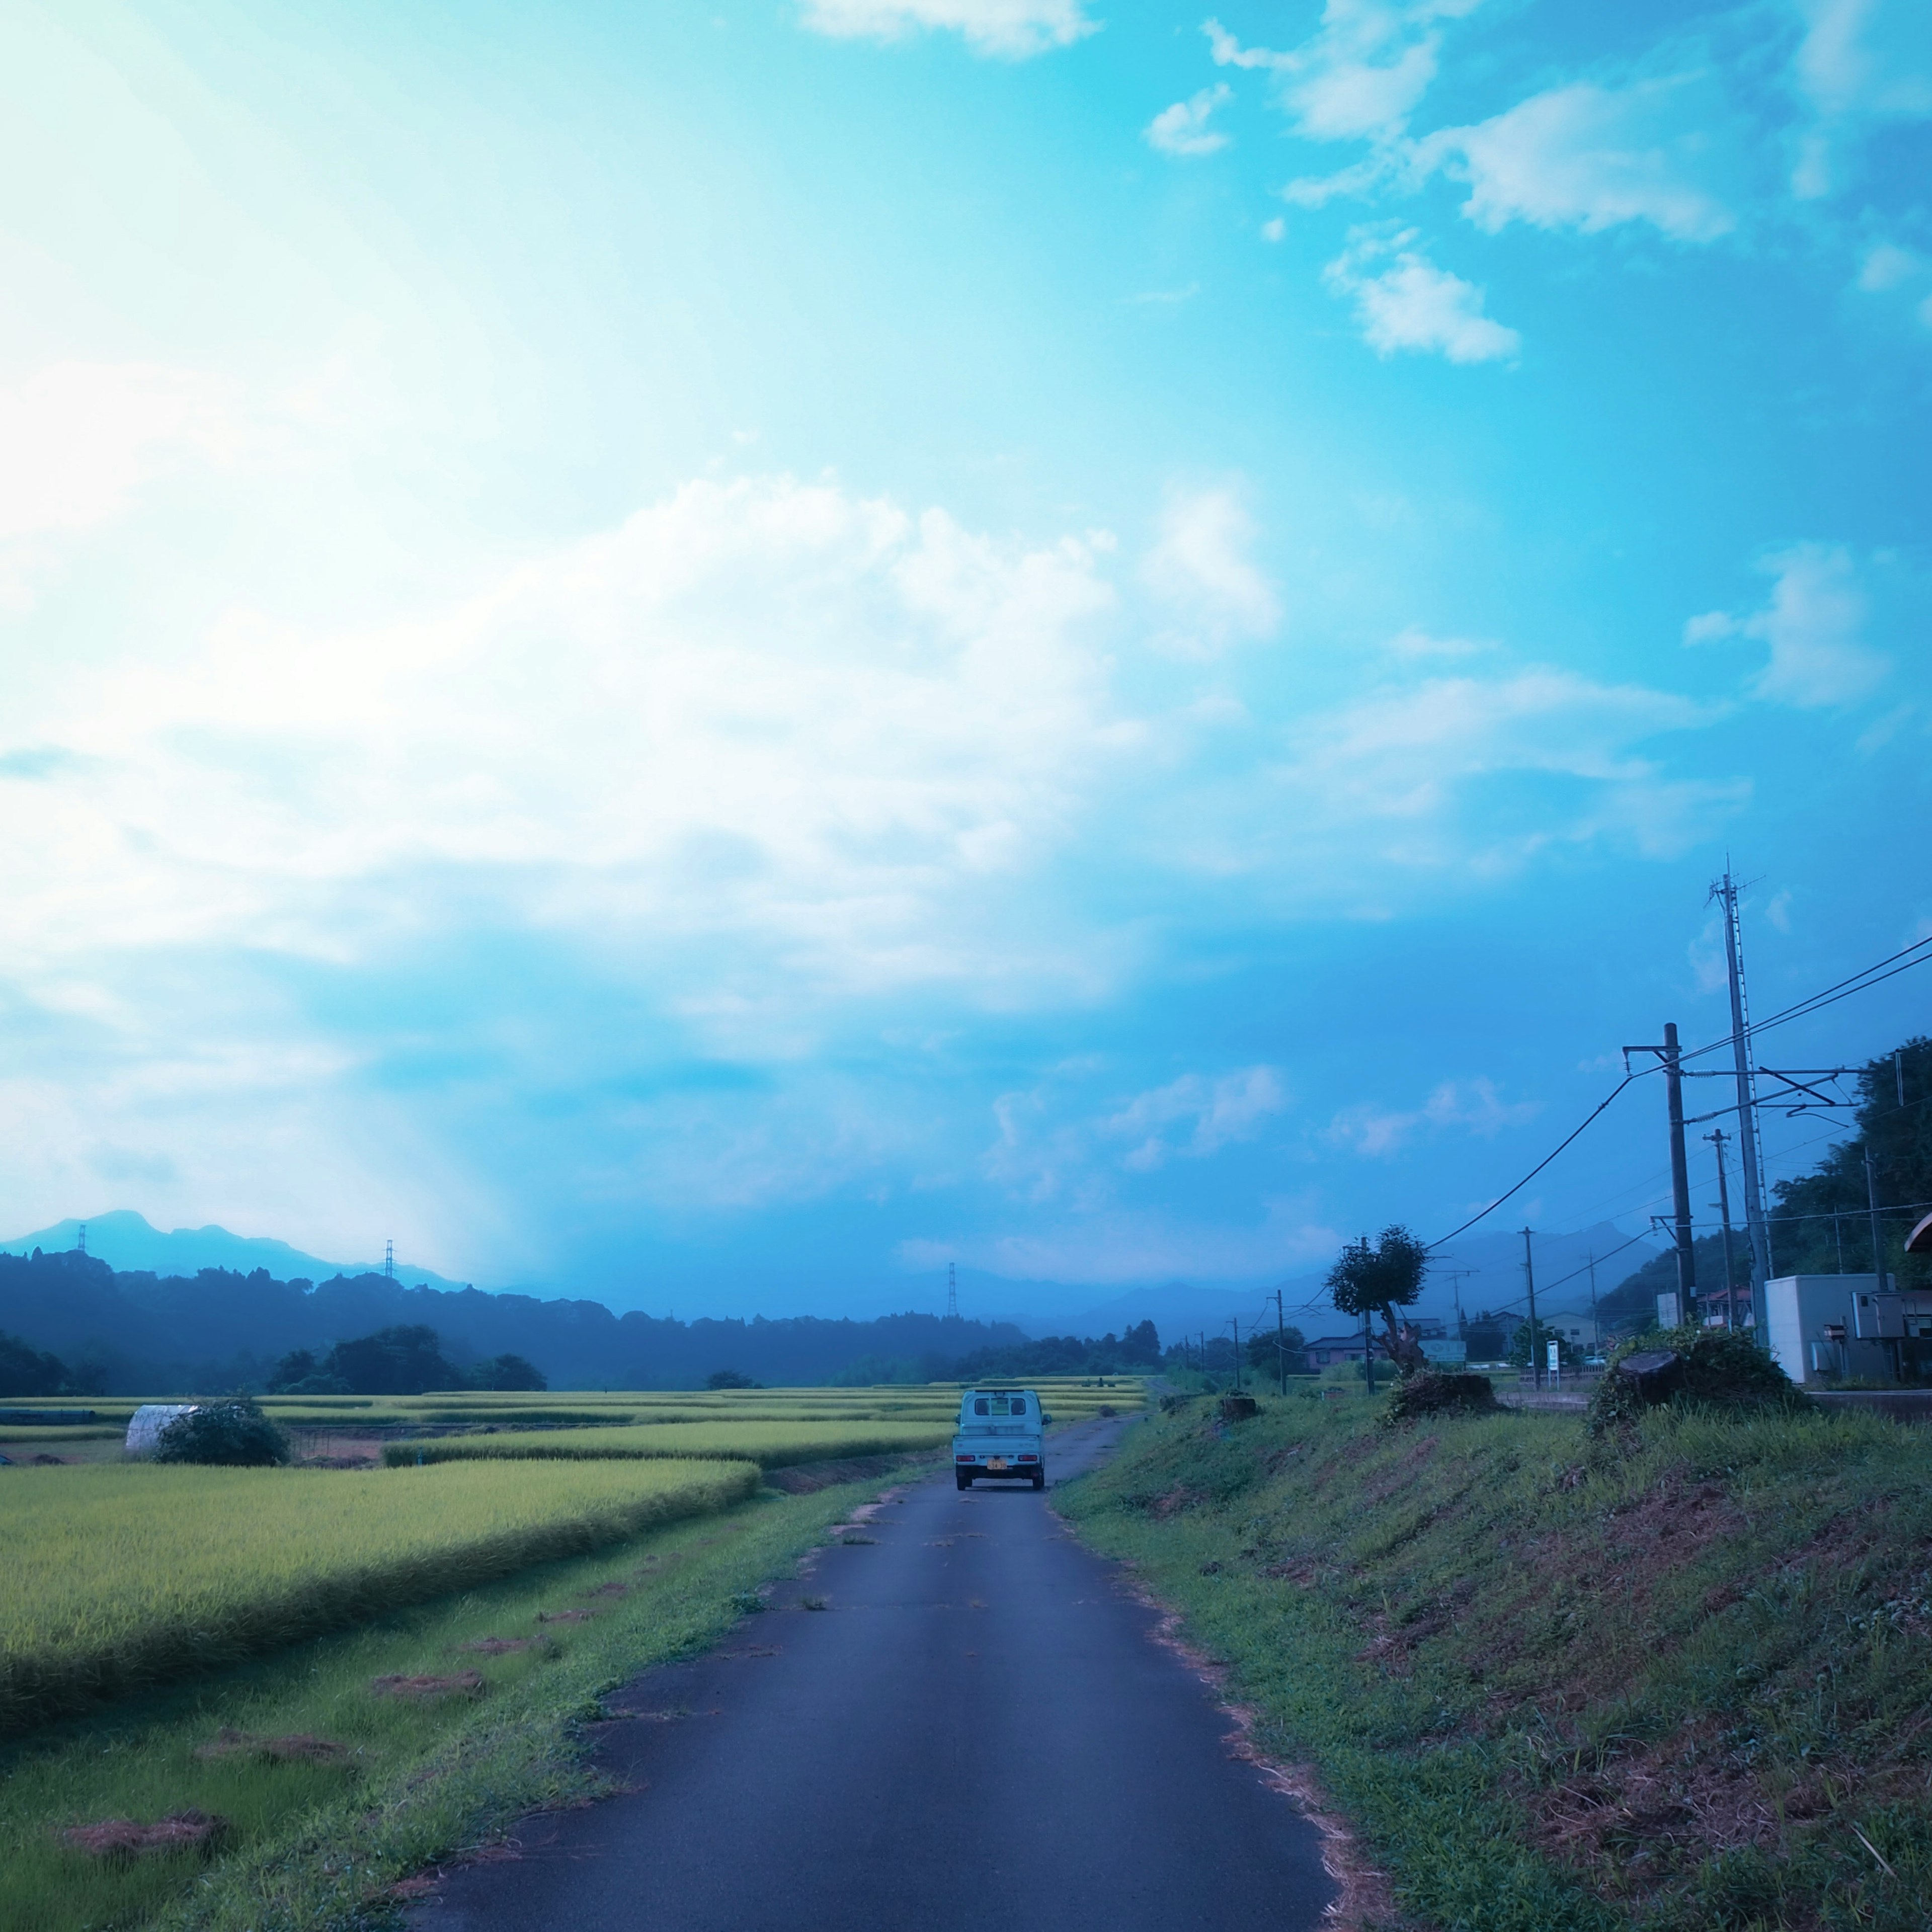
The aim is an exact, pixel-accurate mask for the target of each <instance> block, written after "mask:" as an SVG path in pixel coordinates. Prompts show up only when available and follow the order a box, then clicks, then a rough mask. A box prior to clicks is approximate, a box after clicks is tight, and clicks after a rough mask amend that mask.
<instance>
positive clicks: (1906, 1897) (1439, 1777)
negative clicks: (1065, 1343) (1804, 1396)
mask: <svg viewBox="0 0 1932 1932" xmlns="http://www.w3.org/2000/svg"><path fill="white" fill-rule="evenodd" d="M1380 1407H1381V1405H1379V1403H1372V1402H1370V1401H1369V1400H1366V1399H1364V1398H1362V1397H1359V1396H1358V1397H1356V1398H1355V1400H1350V1401H1347V1402H1334V1403H1324V1402H1322V1401H1321V1400H1319V1399H1317V1398H1316V1397H1314V1396H1313V1394H1311V1395H1310V1396H1308V1397H1302V1396H1301V1395H1291V1396H1290V1397H1289V1399H1288V1400H1286V1402H1275V1401H1268V1402H1267V1403H1266V1406H1265V1407H1264V1409H1263V1411H1262V1415H1260V1416H1259V1418H1256V1419H1255V1420H1254V1421H1249V1422H1245V1423H1241V1424H1236V1425H1234V1426H1232V1427H1229V1426H1226V1425H1220V1424H1216V1423H1214V1422H1213V1421H1211V1420H1210V1419H1209V1418H1208V1417H1206V1416H1205V1415H1203V1414H1202V1412H1201V1409H1200V1407H1199V1405H1198V1404H1197V1405H1189V1406H1183V1407H1181V1409H1178V1411H1177V1412H1175V1413H1174V1414H1172V1415H1169V1416H1167V1417H1164V1418H1160V1419H1159V1420H1157V1421H1150V1422H1148V1424H1145V1425H1143V1426H1142V1427H1141V1428H1139V1429H1137V1430H1135V1431H1134V1432H1133V1433H1132V1434H1131V1435H1130V1437H1129V1439H1128V1441H1127V1445H1126V1447H1125V1448H1124V1451H1123V1453H1122V1454H1121V1457H1120V1458H1119V1459H1118V1460H1117V1461H1116V1462H1115V1463H1113V1464H1112V1465H1111V1466H1109V1467H1107V1468H1106V1469H1103V1470H1101V1471H1100V1472H1097V1474H1095V1475H1093V1476H1091V1477H1090V1478H1085V1479H1083V1480H1082V1481H1081V1482H1079V1483H1078V1484H1073V1485H1072V1486H1070V1488H1069V1489H1068V1490H1067V1491H1065V1492H1064V1493H1063V1494H1062V1498H1061V1508H1062V1509H1063V1510H1064V1511H1065V1513H1066V1514H1067V1515H1069V1516H1070V1517H1071V1518H1072V1519H1073V1521H1074V1522H1075V1523H1076V1526H1077V1527H1078V1528H1079V1530H1080V1531H1081V1532H1082V1535H1085V1537H1086V1538H1088V1540H1090V1541H1092V1542H1093V1543H1094V1544H1097V1546H1098V1547H1100V1548H1102V1549H1103V1550H1106V1551H1108V1552H1109V1553H1112V1554H1115V1555H1116V1556H1121V1557H1122V1558H1124V1559H1127V1560H1129V1561H1130V1562H1133V1563H1134V1564H1135V1565H1137V1566H1138V1568H1139V1571H1140V1574H1141V1575H1142V1577H1143V1579H1144V1580H1145V1582H1146V1583H1147V1585H1148V1587H1149V1588H1150V1589H1152V1590H1153V1591H1154V1592H1155V1593H1156V1594H1157V1595H1159V1596H1160V1597H1162V1598H1165V1599H1166V1601H1169V1603H1171V1604H1174V1605H1175V1607H1177V1608H1178V1609H1179V1610H1181V1611H1182V1612H1183V1613H1184V1618H1185V1620H1186V1622H1187V1627H1188V1629H1189V1632H1190V1635H1191V1637H1192V1638H1193V1640H1194V1641H1195V1642H1196V1643H1199V1644H1200V1645H1202V1646H1203V1647H1205V1648H1206V1649H1209V1650H1211V1652H1214V1653H1216V1654H1218V1655H1220V1656H1221V1657H1223V1658H1226V1660H1227V1661H1228V1662H1229V1665H1230V1667H1231V1671H1232V1682H1231V1684H1230V1686H1229V1690H1230V1694H1231V1695H1232V1696H1233V1697H1235V1698H1236V1699H1238V1700H1239V1701H1240V1702H1241V1703H1244V1704H1247V1705H1249V1706H1252V1707H1253V1709H1255V1710H1256V1712H1257V1713H1258V1714H1259V1716H1258V1731H1259V1742H1260V1743H1261V1744H1262V1745H1263V1746H1264V1747H1265V1748H1267V1749H1268V1750H1271V1751H1274V1752H1276V1753H1277V1754H1280V1755H1282V1756H1283V1757H1290V1758H1295V1759H1298V1760H1304V1761H1308V1762H1311V1763H1313V1765H1314V1766H1315V1767H1316V1769H1317V1771H1318V1772H1319V1775H1320V1776H1321V1777H1322V1779H1323V1781H1325V1784H1326V1785H1327V1787H1328V1790H1329V1791H1330V1792H1331V1794H1332V1795H1333V1796H1334V1798H1335V1799H1336V1800H1337V1802H1339V1804H1340V1806H1341V1807H1342V1808H1343V1810H1344V1811H1346V1812H1347V1813H1348V1814H1350V1815H1351V1816H1352V1817H1353V1818H1354V1819H1355V1820H1356V1821H1357V1822H1358V1824H1359V1826H1360V1827H1361V1830H1362V1832H1363V1833H1364V1838H1365V1839H1366V1841H1367V1843H1368V1846H1369V1847H1370V1850H1371V1852H1372V1854H1373V1856H1374V1857H1375V1858H1377V1859H1378V1860H1379V1861H1381V1862H1382V1863H1383V1864H1385V1867H1386V1868H1387V1869H1388V1870H1389V1871H1390V1872H1391V1874H1392V1875H1393V1877H1394V1882H1395V1885H1396V1888H1397V1893H1398V1895H1399V1897H1400V1900H1401V1901H1402V1902H1403V1904H1404V1906H1406V1908H1408V1909H1410V1910H1411V1911H1412V1912H1415V1914H1416V1915H1418V1917H1420V1918H1422V1919H1424V1921H1427V1922H1428V1923H1430V1924H1433V1925H1435V1926H1437V1927H1441V1928H1442V1932H1465V1929H1466V1932H1612V1928H1616V1927H1631V1926H1633V1925H1638V1926H1643V1927H1646V1928H1650V1932H1711V1928H1715V1927H1724V1928H1736V1932H1745V1928H1765V1932H1769V1928H1772V1927H1792V1928H1798V1927H1844V1928H1848V1929H1849V1928H1850V1927H1861V1928H1865V1929H1866V1932H1921V1928H1922V1927H1923V1925H1924V1917H1925V1914H1924V1900H1925V1899H1926V1897H1927V1896H1928V1895H1932V1790H1928V1785H1929V1784H1932V1778H1928V1767H1932V1716H1929V1715H1928V1712H1932V1569H1928V1567H1927V1566H1928V1547H1932V1465H1928V1463H1927V1458H1926V1456H1925V1453H1924V1437H1923V1436H1919V1435H1915V1434H1914V1433H1912V1432H1910V1431H1909V1430H1905V1429H1903V1428H1901V1427H1899V1426H1897V1425H1896V1424H1892V1423H1890V1422H1888V1421H1884V1420H1882V1419H1880V1418H1873V1417H1867V1416H1858V1417H1844V1416H1825V1415H1813V1414H1805V1413H1802V1412H1799V1413H1787V1412H1778V1411H1775V1410H1769V1409H1760V1410H1758V1411H1757V1412H1755V1413H1747V1414H1745V1415H1742V1417H1721V1416H1715V1415H1710V1414H1709V1413H1706V1412H1700V1411H1698V1410H1697V1409H1679V1408H1676V1407H1670V1406H1667V1407H1663V1408H1659V1409H1654V1410H1652V1411H1651V1412H1649V1413H1648V1414H1647V1415H1645V1416H1644V1417H1643V1418H1642V1419H1641V1420H1640V1421H1639V1422H1637V1424H1635V1425H1634V1427H1629V1428H1627V1429H1621V1430H1611V1431H1610V1432H1609V1433H1607V1434H1604V1435H1601V1436H1592V1435H1591V1434H1590V1433H1589V1431H1588V1430H1586V1427H1585V1426H1584V1424H1583V1421H1582V1419H1581V1418H1574V1417H1569V1416H1563V1415H1547V1414H1532V1413H1524V1412H1507V1411H1506V1412H1502V1413H1501V1414H1498V1415H1491V1416H1469V1417H1451V1416H1442V1417H1436V1418H1428V1419H1426V1420H1423V1421H1416V1422H1412V1423H1409V1424H1403V1425H1401V1426H1399V1427H1395V1428H1392V1429H1387V1430H1384V1429H1379V1428H1378V1427H1376V1418H1377V1416H1378V1414H1379V1409H1380Z"/></svg>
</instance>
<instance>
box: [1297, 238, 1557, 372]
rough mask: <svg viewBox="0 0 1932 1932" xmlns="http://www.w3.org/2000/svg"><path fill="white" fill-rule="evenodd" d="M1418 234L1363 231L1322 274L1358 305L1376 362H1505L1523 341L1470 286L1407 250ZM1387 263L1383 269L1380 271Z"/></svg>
mask: <svg viewBox="0 0 1932 1932" xmlns="http://www.w3.org/2000/svg"><path fill="white" fill-rule="evenodd" d="M1415 239H1416V236H1415V230H1414V229H1408V230H1406V231H1405V232H1404V233H1401V234H1399V235H1397V236H1394V237H1392V238H1384V237H1381V236H1376V235H1373V234H1370V233H1364V232H1363V231H1361V230H1360V229H1358V230H1357V231H1356V232H1355V233H1354V234H1352V236H1350V238H1349V247H1348V248H1347V249H1346V251H1344V252H1343V254H1341V255H1340V256H1338V257H1337V258H1336V259H1335V260H1334V261H1332V262H1331V263H1329V264H1328V267H1327V268H1326V269H1324V270H1323V271H1322V279H1323V281H1325V282H1326V283H1327V284H1328V286H1329V287H1330V288H1331V289H1332V290H1334V291H1335V292H1336V293H1337V294H1340V295H1347V296H1352V297H1353V298H1354V299H1355V313H1356V315H1357V317H1358V320H1360V321H1361V325H1362V334H1363V336H1364V339H1365V340H1366V341H1367V343H1368V344H1369V346H1370V347H1371V348H1372V349H1373V350H1375V351H1376V353H1377V354H1378V355H1382V356H1392V355H1394V354H1395V353H1397V351H1399V350H1417V351H1419V352H1421V353H1433V354H1438V355H1442V356H1447V357H1448V359H1449V360H1450V361H1451V362H1504V361H1507V360H1508V359H1510V358H1511V357H1513V356H1515V354H1516V353H1517V350H1519V349H1520V348H1521V347H1522V346H1523V338H1522V337H1521V336H1520V335H1518V334H1517V332H1516V331H1515V330H1514V329H1510V328H1507V327H1505V326H1504V324H1502V323H1499V322H1498V321H1496V320H1494V319H1493V317H1490V316H1487V315H1485V314H1484V313H1483V304H1484V294H1483V291H1482V290H1481V289H1479V288H1478V287H1476V286H1475V284H1474V283H1472V282H1466V281H1463V278H1461V276H1460V275H1451V274H1450V273H1449V272H1448V270H1446V269H1439V268H1437V267H1436V265H1435V264H1434V263H1433V262H1431V261H1430V260H1429V259H1428V257H1427V256H1425V255H1424V254H1422V253H1421V251H1419V250H1418V249H1416V248H1413V247H1412V246H1411V244H1412V242H1414V241H1415ZM1384 261H1387V262H1388V264H1389V266H1387V267H1385V268H1379V267H1378V265H1379V263H1382V262H1384Z"/></svg>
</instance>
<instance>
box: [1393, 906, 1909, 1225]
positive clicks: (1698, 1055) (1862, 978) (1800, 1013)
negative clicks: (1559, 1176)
mask: <svg viewBox="0 0 1932 1932" xmlns="http://www.w3.org/2000/svg"><path fill="white" fill-rule="evenodd" d="M1927 947H1932V934H1928V935H1927V936H1926V937H1925V938H1923V939H1919V940H1915V941H1913V942H1912V944H1911V945H1909V946H1906V947H1900V950H1898V951H1897V952H1896V953H1889V954H1888V955H1887V956H1885V958H1884V959H1880V960H1879V961H1877V962H1875V963H1874V964H1873V965H1870V966H1867V967H1866V968H1864V969H1863V970H1862V971H1859V972H1857V973H1853V974H1850V975H1849V976H1848V977H1846V978H1845V979H1843V980H1839V981H1838V982H1837V983H1836V984H1835V985H1833V986H1827V987H1826V988H1825V989H1823V992H1817V993H1814V994H1811V995H1808V997H1807V998H1805V999H1802V1000H1799V1001H1797V1002H1796V1003H1795V1004H1793V1005H1791V1006H1789V1007H1786V1008H1785V1009H1784V1010H1783V1011H1782V1012H1781V1013H1773V1014H1772V1016H1771V1017H1770V1018H1769V1019H1766V1020H1759V1021H1757V1022H1754V1023H1753V1024H1752V1025H1751V1027H1750V1028H1748V1029H1747V1032H1748V1036H1749V1037H1751V1038H1756V1037H1757V1035H1758V1034H1761V1033H1769V1031H1771V1030H1772V1028H1773V1027H1779V1026H1783V1025H1786V1024H1787V1022H1790V1021H1792V1020H1795V1019H1804V1018H1805V1017H1806V1016H1808V1015H1810V1014H1812V1013H1822V1012H1823V1010H1824V1009H1825V1008H1826V1007H1831V1006H1835V1005H1837V1004H1838V1001H1841V1000H1847V999H1849V998H1851V996H1852V994H1854V993H1862V992H1867V991H1869V990H1870V988H1872V987H1873V986H1882V985H1883V984H1884V983H1885V981H1886V980H1894V979H1896V978H1897V977H1898V975H1899V974H1901V973H1906V972H1909V971H1911V970H1912V968H1913V967H1915V966H1922V965H1925V964H1926V962H1927V961H1928V960H1932V952H1928V951H1927V950H1926V949H1927ZM1900 962H1903V963H1900ZM1885 968H1890V971H1885V970H1883V969H1885ZM1738 1037H1739V1036H1738V1034H1736V1033H1735V1032H1732V1033H1729V1034H1726V1035H1725V1036H1724V1038H1723V1039H1722V1040H1712V1041H1711V1042H1709V1043H1708V1044H1707V1045H1706V1046H1698V1047H1692V1048H1691V1049H1688V1050H1687V1051H1686V1052H1683V1053H1681V1054H1679V1056H1678V1064H1679V1065H1680V1066H1681V1065H1682V1064H1683V1063H1684V1061H1687V1060H1701V1059H1702V1058H1703V1057H1704V1056H1705V1055H1706V1054H1710V1053H1716V1052H1720V1051H1721V1049H1724V1048H1725V1047H1727V1046H1733V1045H1734V1044H1735V1043H1736V1041H1737V1040H1738ZM1661 1070H1662V1069H1661V1065H1660V1066H1658V1067H1643V1068H1641V1069H1640V1070H1638V1071H1637V1072H1636V1073H1626V1074H1625V1076H1624V1077H1623V1079H1622V1080H1621V1081H1620V1082H1619V1083H1618V1085H1616V1087H1615V1088H1613V1089H1612V1090H1611V1091H1610V1093H1608V1094H1606V1095H1605V1096H1604V1098H1603V1099H1602V1100H1601V1101H1599V1102H1598V1103H1597V1105H1596V1106H1595V1108H1593V1109H1592V1110H1591V1112H1589V1114H1588V1115H1586V1116H1585V1118H1583V1121H1582V1122H1581V1123H1580V1124H1579V1125H1578V1126H1577V1127H1574V1128H1573V1129H1572V1130H1571V1132H1570V1133H1568V1134H1567V1135H1565V1136H1564V1138H1563V1139H1562V1140H1561V1141H1559V1142H1558V1143H1557V1144H1556V1146H1555V1147H1553V1148H1551V1150H1550V1152H1549V1153H1548V1154H1545V1155H1544V1157H1543V1158H1542V1160H1540V1161H1538V1163H1537V1164H1536V1165H1535V1166H1534V1167H1532V1169H1530V1170H1529V1172H1528V1173H1527V1174H1526V1175H1524V1176H1523V1178H1522V1179H1521V1180H1520V1181H1517V1183H1516V1184H1515V1185H1514V1187H1511V1188H1510V1189H1508V1191H1507V1192H1505V1193H1502V1194H1499V1195H1498V1196H1496V1199H1494V1200H1493V1201H1492V1202H1490V1205H1488V1206H1487V1208H1484V1210H1483V1211H1482V1212H1481V1214H1472V1215H1471V1216H1470V1217H1469V1220H1466V1221H1465V1222H1464V1223H1463V1225H1462V1226H1460V1228H1452V1229H1450V1231H1449V1232H1448V1234H1446V1235H1440V1236H1439V1237H1438V1238H1436V1240H1435V1241H1431V1242H1430V1244H1429V1247H1428V1250H1427V1252H1428V1253H1432V1254H1433V1253H1434V1252H1435V1250H1436V1249H1438V1248H1439V1247H1443V1246H1445V1244H1447V1243H1448V1242H1451V1241H1454V1239H1455V1238H1456V1237H1457V1235H1464V1234H1467V1233H1468V1232H1469V1230H1470V1229H1472V1228H1473V1227H1474V1226H1475V1225H1476V1223H1478V1222H1479V1221H1484V1220H1488V1218H1489V1217H1490V1216H1491V1215H1492V1214H1494V1213H1495V1212H1496V1210H1497V1209H1498V1208H1500V1207H1501V1206H1502V1205H1503V1203H1504V1202H1505V1201H1508V1200H1509V1199H1511V1198H1512V1197H1513V1196H1516V1195H1518V1194H1520V1193H1522V1192H1523V1190H1524V1189H1525V1188H1526V1187H1528V1186H1529V1184H1530V1183H1531V1182H1532V1181H1534V1180H1535V1178H1536V1177H1537V1176H1538V1175H1539V1174H1541V1172H1543V1170H1544V1169H1545V1168H1546V1167H1547V1166H1549V1165H1550V1163H1551V1162H1552V1161H1553V1160H1555V1159H1556V1157H1557V1156H1558V1155H1559V1154H1562V1152H1563V1151H1564V1150H1565V1148H1568V1146H1569V1145H1570V1144H1571V1142H1573V1141H1574V1140H1576V1139H1578V1138H1579V1137H1580V1136H1581V1135H1582V1134H1583V1131H1584V1130H1585V1129H1586V1128H1587V1127H1591V1126H1593V1125H1594V1124H1595V1122H1596V1121H1597V1120H1598V1118H1599V1117H1600V1116H1601V1115H1603V1114H1604V1112H1607V1110H1608V1109H1609V1107H1610V1103H1611V1102H1612V1101H1613V1100H1616V1098H1617V1097H1618V1096H1619V1094H1622V1092H1623V1091H1624V1089H1625V1088H1626V1087H1628V1086H1630V1085H1632V1084H1633V1083H1634V1082H1636V1081H1639V1080H1642V1079H1645V1078H1646V1077H1647V1076H1649V1075H1650V1074H1652V1073H1658V1072H1661ZM1719 1111H1720V1112H1736V1109H1735V1108H1730V1109H1720V1110H1719ZM1704 1118H1709V1119H1715V1118H1716V1115H1706V1116H1705V1117H1704Z"/></svg>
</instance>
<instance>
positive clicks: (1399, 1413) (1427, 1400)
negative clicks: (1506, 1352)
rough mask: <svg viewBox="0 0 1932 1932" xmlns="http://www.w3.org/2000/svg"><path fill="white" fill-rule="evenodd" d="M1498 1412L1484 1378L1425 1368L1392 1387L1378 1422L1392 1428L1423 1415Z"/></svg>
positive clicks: (1493, 1392)
mask: <svg viewBox="0 0 1932 1932" xmlns="http://www.w3.org/2000/svg"><path fill="white" fill-rule="evenodd" d="M1501 1412H1502V1403H1499V1401H1497V1400H1496V1385H1495V1383H1493V1382H1491V1381H1490V1379H1489V1377H1488V1376H1466V1375H1454V1374H1451V1373H1449V1372H1448V1371H1447V1370H1436V1369H1425V1370H1423V1371H1422V1372H1421V1373H1419V1374H1417V1375H1413V1376H1407V1377H1406V1378H1405V1379H1403V1381H1401V1382H1397V1384H1396V1385H1395V1387H1394V1389H1393V1390H1391V1391H1390V1394H1389V1398H1388V1403H1387V1404H1386V1405H1385V1406H1384V1408H1383V1410H1382V1415H1381V1417H1380V1418H1379V1419H1380V1421H1381V1422H1382V1427H1384V1428H1385V1429H1392V1428H1394V1427H1395V1425H1396V1424H1397V1423H1399V1422H1414V1421H1416V1420H1418V1418H1421V1417H1422V1416H1425V1415H1495V1414H1500V1413H1501Z"/></svg>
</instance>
